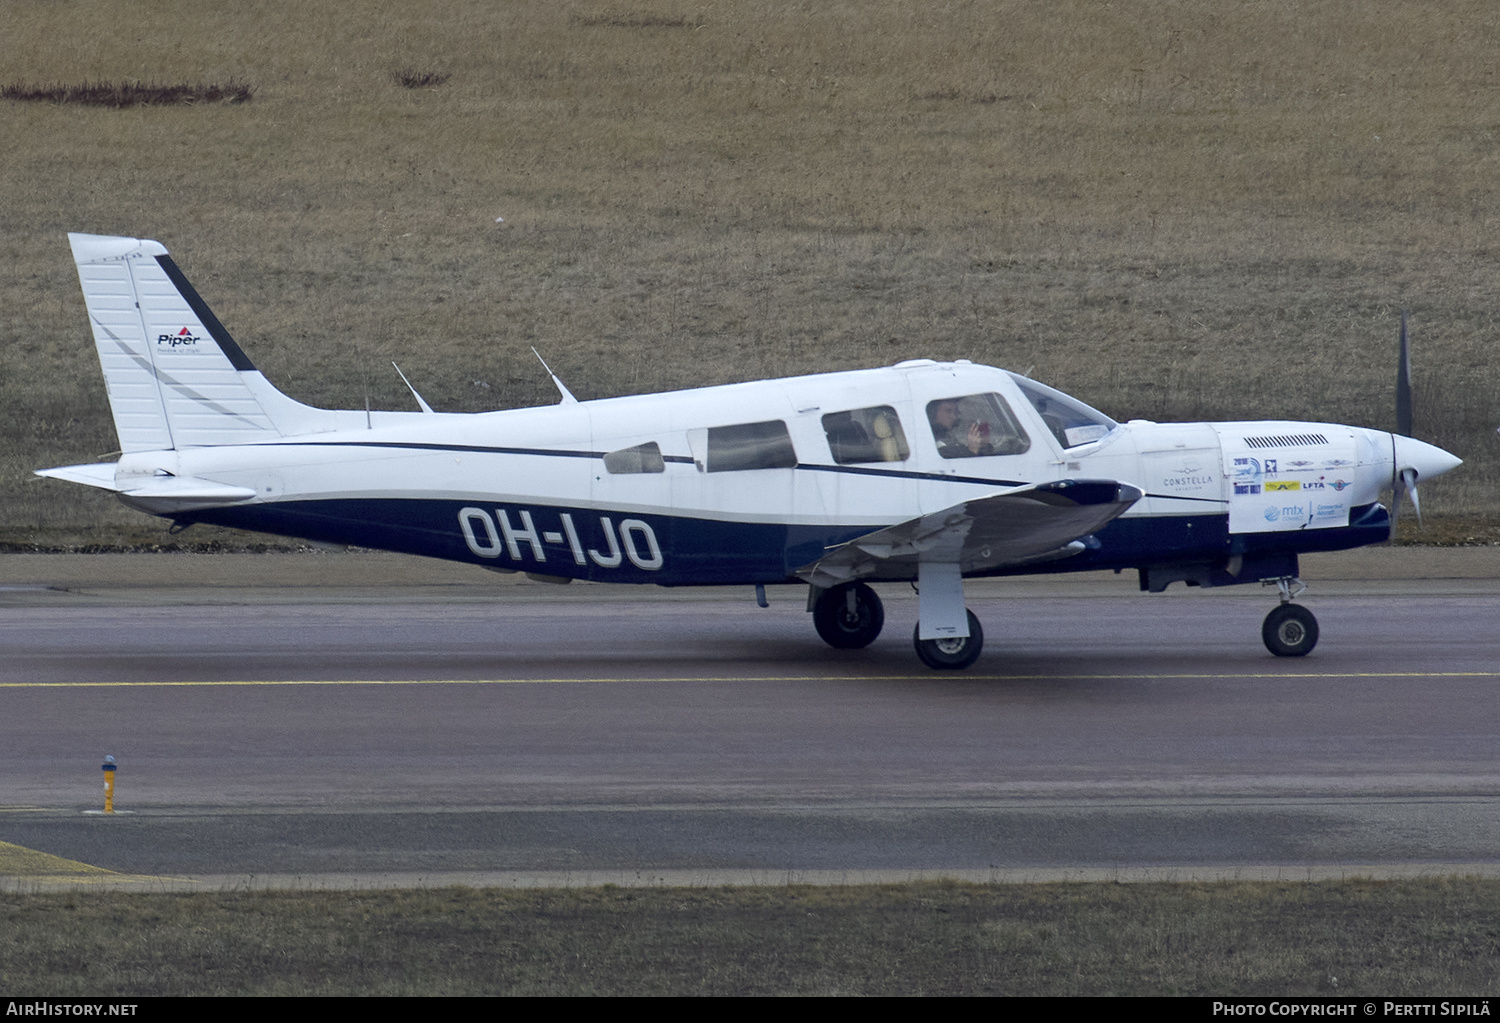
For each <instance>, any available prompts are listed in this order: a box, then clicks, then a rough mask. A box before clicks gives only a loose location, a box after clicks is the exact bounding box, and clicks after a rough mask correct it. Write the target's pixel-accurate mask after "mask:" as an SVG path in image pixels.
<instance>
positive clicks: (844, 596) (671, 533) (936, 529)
mask: <svg viewBox="0 0 1500 1023" xmlns="http://www.w3.org/2000/svg"><path fill="white" fill-rule="evenodd" d="M68 237H69V240H70V241H71V242H72V246H73V255H74V259H75V261H76V262H77V264H78V275H79V278H80V279H81V281H82V284H83V293H84V298H85V300H86V302H87V305H88V312H89V319H90V320H91V321H92V323H93V332H94V343H95V345H96V346H97V349H98V353H99V361H100V363H101V364H102V366H103V369H104V376H105V380H106V382H107V384H108V389H109V400H110V406H111V409H112V411H113V413H114V419H115V428H116V430H117V431H118V432H119V437H120V448H121V452H122V454H121V456H120V459H119V461H118V462H110V463H101V464H95V465H74V466H66V467H62V468H56V469H46V470H42V471H41V472H40V475H42V476H50V477H54V478H56V479H63V480H69V481H71V482H74V483H83V484H86V485H88V486H92V487H99V488H102V489H104V490H110V491H114V492H115V493H116V494H117V495H118V496H119V497H120V499H121V500H123V501H124V502H125V503H126V504H128V505H130V506H131V507H134V508H138V509H140V510H142V511H146V512H150V513H152V514H154V515H160V516H163V517H166V518H170V519H172V520H174V521H175V522H176V523H177V524H179V525H188V524H192V523H197V522H210V523H216V524H219V525H224V526H234V527H239V528H243V529H252V530H259V531H261V532H266V533H276V534H281V535H285V536H295V537H304V538H307V539H311V540H321V541H330V542H334V543H349V544H359V545H362V546H365V547H375V548H382V549H385V550H392V551H403V552H407V553H411V554H422V555H428V556H431V557H437V558H447V559H450V560H453V561H465V562H470V563H473V564H478V565H484V566H487V567H490V568H496V569H502V570H507V571H521V572H526V573H529V574H531V575H533V576H540V577H549V578H553V579H563V580H567V579H590V580H596V581H600V582H620V583H657V584H660V585H664V586H681V585H707V584H739V585H751V586H754V587H756V592H757V596H758V598H759V600H760V602H761V603H762V604H764V588H763V587H764V585H765V584H767V583H787V582H795V581H798V580H802V581H805V582H806V583H808V584H809V585H810V592H809V596H808V610H810V611H811V612H812V614H813V621H814V623H815V624H816V626H817V630H818V633H819V635H821V636H822V637H823V639H824V640H825V641H827V642H828V643H829V644H831V645H832V646H835V647H841V648H856V647H862V646H865V645H867V644H869V643H870V642H871V641H873V640H874V639H875V637H876V636H877V635H878V634H879V633H880V630H881V626H882V625H883V623H884V619H885V614H884V611H883V609H882V606H881V603H880V599H879V597H878V596H876V594H875V591H874V590H873V589H872V588H871V587H870V586H869V583H871V582H894V581H913V582H915V583H916V584H917V586H918V592H919V595H920V596H919V601H918V618H919V622H918V625H917V628H916V634H915V637H914V640H915V643H916V649H917V654H918V656H919V657H920V658H921V659H922V661H923V662H924V663H926V664H927V665H929V666H930V667H933V668H965V667H968V666H969V665H971V664H973V663H974V660H975V659H976V658H977V657H978V656H979V651H980V647H981V646H982V644H983V641H984V640H983V633H982V631H981V629H980V625H979V622H978V620H977V619H976V618H975V617H974V615H973V613H972V612H969V611H968V610H967V609H966V607H965V605H964V593H963V579H964V577H965V576H986V575H1005V574H1019V573H1037V572H1068V571H1081V570H1088V569H1104V568H1112V569H1116V570H1120V569H1124V568H1134V569H1137V570H1138V571H1139V572H1140V583H1141V588H1142V589H1143V590H1149V591H1151V592H1153V593H1155V592H1160V591H1161V590H1163V589H1165V588H1166V586H1167V585H1168V584H1169V583H1172V582H1176V581H1182V582H1185V583H1187V584H1188V585H1197V586H1226V585H1232V584H1236V583H1254V582H1266V583H1273V582H1274V583H1275V584H1276V585H1277V586H1278V587H1279V589H1280V592H1281V603H1280V605H1279V606H1278V607H1276V608H1275V609H1273V610H1272V611H1271V613H1270V614H1269V615H1268V616H1267V617H1266V620H1265V624H1264V627H1263V629H1262V637H1263V639H1264V640H1265V643H1266V645H1267V646H1268V647H1269V648H1270V649H1271V651H1272V652H1273V653H1276V654H1280V655H1286V656H1295V655H1300V654H1305V653H1307V652H1308V651H1309V650H1311V649H1312V648H1313V645H1314V644H1315V643H1316V642H1317V638H1318V627H1317V621H1316V619H1315V618H1314V617H1313V615H1312V613H1311V612H1310V611H1308V610H1307V609H1306V608H1305V607H1303V606H1301V605H1299V604H1294V603H1292V598H1293V597H1294V596H1295V595H1296V593H1297V592H1299V591H1300V590H1301V589H1302V584H1301V583H1300V581H1299V580H1298V578H1297V556H1298V554H1300V553H1302V552H1304V551H1328V550H1339V549H1343V548H1349V547H1358V546H1361V545H1364V544H1372V543H1380V542H1383V541H1385V540H1386V539H1387V538H1388V537H1389V535H1390V531H1391V525H1392V519H1391V516H1390V515H1389V514H1388V513H1387V511H1386V509H1385V508H1384V507H1383V506H1381V505H1380V504H1379V503H1378V499H1379V496H1380V493H1381V491H1382V490H1385V489H1394V490H1395V501H1394V502H1393V505H1394V506H1396V507H1399V504H1400V499H1401V494H1402V492H1404V491H1405V490H1406V489H1409V488H1412V487H1414V486H1415V485H1416V482H1417V480H1418V479H1426V478H1428V477H1431V476H1436V475H1439V474H1440V473H1444V472H1447V471H1448V470H1450V469H1452V468H1454V467H1455V466H1457V465H1458V464H1459V460H1458V459H1457V458H1454V457H1453V456H1452V455H1450V454H1448V453H1447V452H1446V451H1443V450H1441V449H1439V448H1436V447H1433V446H1431V445H1429V444H1424V443H1422V442H1420V441H1416V440H1412V439H1411V438H1410V437H1408V436H1403V435H1401V434H1399V433H1398V434H1390V433H1386V432H1383V431H1380V430H1369V429H1362V428H1359V427H1352V426H1337V425H1334V424H1330V423H1296V422H1247V423H1149V422H1144V421H1133V422H1129V423H1117V422H1115V421H1114V420H1112V419H1110V418H1109V417H1108V416H1105V415H1103V414H1102V413H1100V412H1097V411H1095V410H1094V409H1092V408H1090V407H1089V406H1087V405H1085V404H1083V403H1082V402H1080V401H1077V400H1075V399H1073V398H1070V397H1068V396H1067V395H1065V394H1062V393H1061V392H1059V391H1055V390H1053V389H1052V388H1050V387H1045V386H1043V385H1041V384H1039V383H1036V382H1035V381H1032V380H1030V379H1027V378H1026V377H1023V376H1019V375H1017V374H1014V373H1008V372H1005V371H1003V370H999V369H992V368H990V367H987V366H976V365H972V364H970V363H968V362H965V361H959V362H944V363H940V362H933V361H931V360H927V359H917V360H913V361H910V362H902V363H899V364H897V365H895V366H892V367H889V368H885V369H869V370H858V371H854V372H846V373H828V374H822V375H819V376H805V377H792V378H788V379H784V380H762V381H756V382H752V383H742V384H729V385H725V386H721V387H706V388H701V389H698V390H691V391H677V392H673V393H669V394H650V395H636V396H631V397H623V398H607V399H601V400H597V401H576V400H574V398H573V396H572V395H571V394H569V393H568V391H567V388H566V387H564V386H563V385H562V383H561V381H558V380H557V378H556V377H555V376H554V377H553V380H554V382H556V384H557V387H558V389H559V391H560V392H561V394H562V400H561V401H560V403H559V404H557V405H553V406H550V407H546V408H525V409H513V410H508V411H500V412H487V413H478V414H445V413H439V412H434V411H433V410H432V409H431V408H430V407H429V406H428V405H427V403H426V402H425V401H423V400H422V399H421V397H420V396H419V395H416V392H415V390H413V392H412V393H413V395H414V396H415V397H416V399H417V402H418V404H419V405H420V407H421V411H420V412H372V411H368V410H365V411H359V410H355V411H329V410H324V409H316V408H311V407H309V406H307V405H303V404H301V403H299V402H296V401H294V400H292V399H291V398H289V397H287V396H286V395H284V394H282V393H281V392H280V391H278V390H276V389H275V388H274V387H272V386H271V384H270V383H268V382H267V380H266V378H265V377H264V376H262V375H261V374H260V373H259V372H258V371H257V370H256V369H255V367H254V366H253V365H251V363H250V360H249V359H247V358H246V357H245V353H244V352H243V351H242V350H241V349H240V347H239V346H238V345H237V344H235V342H234V340H233V339H232V338H231V337H230V335H229V333H228V331H226V330H225V329H224V327H223V325H222V324H220V323H219V321H218V319H217V318H216V317H215V316H214V314H213V313H212V312H211V311H210V310H209V308H208V306H207V305H206V304H204V302H203V299H202V298H200V297H199V295H198V293H197V292H196V291H194V290H193V288H192V286H191V285H190V284H188V282H187V280H186V279H185V278H184V277H183V275H182V272H181V271H180V270H179V269H178V268H177V266H176V264H174V263H173V262H172V260H171V259H170V258H169V257H168V255H167V250H166V249H165V248H163V247H162V246H161V245H159V244H158V243H156V242H154V241H143V240H139V239H135V238H111V237H103V236H97V235H85V234H72V235H69V236H68ZM549 372H550V371H549ZM1407 432H1409V431H1407ZM1413 497H1415V493H1413Z"/></svg>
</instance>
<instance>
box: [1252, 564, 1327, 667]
mask: <svg viewBox="0 0 1500 1023" xmlns="http://www.w3.org/2000/svg"><path fill="white" fill-rule="evenodd" d="M1276 585H1277V587H1278V588H1279V589H1280V590H1281V604H1280V606H1278V607H1275V608H1272V610H1271V613H1270V614H1268V615H1266V620H1265V621H1264V622H1263V623H1262V624H1261V627H1260V638H1261V640H1262V641H1263V642H1264V643H1265V644H1266V649H1267V650H1269V651H1271V653H1273V654H1275V655H1276V656H1277V657H1305V656H1307V654H1309V653H1311V652H1312V648H1313V647H1315V646H1317V645H1318V619H1317V616H1316V615H1314V614H1313V613H1312V612H1311V611H1309V610H1308V609H1307V608H1305V607H1303V606H1302V605H1301V604H1293V603H1292V597H1294V596H1296V595H1297V594H1298V593H1301V592H1302V591H1303V590H1304V589H1306V588H1307V587H1305V586H1304V585H1303V584H1302V581H1301V580H1300V579H1277V580H1276Z"/></svg>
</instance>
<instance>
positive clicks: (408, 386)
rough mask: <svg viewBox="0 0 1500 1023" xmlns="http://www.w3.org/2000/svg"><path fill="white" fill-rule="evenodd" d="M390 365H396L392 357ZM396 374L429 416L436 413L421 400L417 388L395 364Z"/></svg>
mask: <svg viewBox="0 0 1500 1023" xmlns="http://www.w3.org/2000/svg"><path fill="white" fill-rule="evenodd" d="M391 365H392V366H396V362H395V360H394V359H393V360H391ZM396 375H397V376H399V377H400V378H401V382H402V383H403V384H405V385H406V389H407V390H408V391H410V392H411V396H412V397H413V398H415V399H417V404H418V405H420V406H422V411H423V412H425V413H426V414H427V415H429V416H431V415H435V414H436V413H434V412H433V411H432V406H431V405H429V404H427V402H425V401H423V400H422V396H421V395H420V394H418V393H417V389H416V388H415V387H413V386H412V385H411V381H410V380H408V379H406V374H405V373H403V372H401V367H400V366H396Z"/></svg>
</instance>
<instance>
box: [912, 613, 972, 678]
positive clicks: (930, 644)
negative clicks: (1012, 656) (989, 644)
mask: <svg viewBox="0 0 1500 1023" xmlns="http://www.w3.org/2000/svg"><path fill="white" fill-rule="evenodd" d="M964 613H965V614H966V615H968V616H969V634H968V635H967V636H958V637H954V638H952V639H923V638H922V626H921V625H918V626H917V627H916V629H914V630H913V631H912V634H911V641H912V642H913V643H914V644H916V647H917V656H918V657H919V658H921V660H922V663H923V664H925V665H927V667H929V668H936V669H938V670H940V671H941V670H942V669H944V668H947V669H951V670H955V671H956V670H961V669H963V668H967V667H968V666H969V665H971V664H973V663H974V662H975V661H977V660H979V652H980V651H981V650H983V649H984V630H983V629H981V628H980V627H979V619H978V618H975V617H974V612H973V611H970V610H969V609H968V608H965V609H964Z"/></svg>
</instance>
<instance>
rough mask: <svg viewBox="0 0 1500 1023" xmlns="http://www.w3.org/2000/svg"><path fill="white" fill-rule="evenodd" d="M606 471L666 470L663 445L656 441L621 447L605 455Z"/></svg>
mask: <svg viewBox="0 0 1500 1023" xmlns="http://www.w3.org/2000/svg"><path fill="white" fill-rule="evenodd" d="M604 471H605V472H608V473H613V474H615V475H617V476H618V475H624V474H627V473H634V472H666V471H667V466H666V463H665V462H663V461H662V457H661V447H660V446H658V445H657V443H656V441H654V440H653V441H651V442H649V443H647V444H637V445H636V446H635V447H633V448H621V449H620V450H619V451H611V452H610V453H609V454H607V455H605V456H604Z"/></svg>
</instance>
